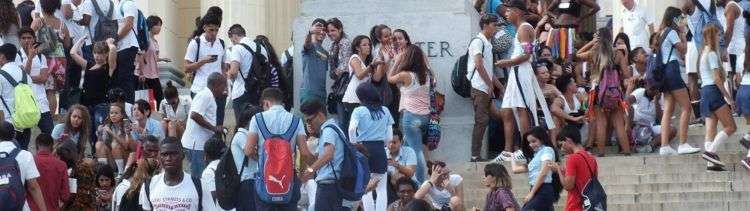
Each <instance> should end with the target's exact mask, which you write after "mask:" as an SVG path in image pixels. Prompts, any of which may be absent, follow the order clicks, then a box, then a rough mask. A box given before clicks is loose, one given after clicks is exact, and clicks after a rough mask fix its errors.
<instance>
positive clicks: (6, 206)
mask: <svg viewBox="0 0 750 211" xmlns="http://www.w3.org/2000/svg"><path fill="white" fill-rule="evenodd" d="M20 152H21V148H18V147H16V148H14V149H13V150H12V151H10V152H0V175H2V176H3V179H5V182H4V184H1V185H0V201H2V203H0V210H22V209H23V204H24V202H25V201H26V188H25V187H24V186H23V178H21V166H20V165H19V164H18V161H16V156H18V153H20Z"/></svg>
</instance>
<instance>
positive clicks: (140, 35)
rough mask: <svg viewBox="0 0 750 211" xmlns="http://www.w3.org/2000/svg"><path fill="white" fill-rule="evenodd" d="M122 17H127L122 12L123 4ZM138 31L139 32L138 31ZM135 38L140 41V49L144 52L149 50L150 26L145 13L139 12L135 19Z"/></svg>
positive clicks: (121, 11)
mask: <svg viewBox="0 0 750 211" xmlns="http://www.w3.org/2000/svg"><path fill="white" fill-rule="evenodd" d="M120 15H122V16H125V11H123V10H122V4H120ZM136 30H137V31H136ZM133 32H134V33H135V38H136V39H138V48H140V49H141V50H142V51H146V50H148V46H149V45H150V44H151V43H150V42H151V41H150V38H149V37H148V36H149V28H148V24H146V16H144V15H143V11H141V10H140V9H139V10H138V17H136V19H135V27H133Z"/></svg>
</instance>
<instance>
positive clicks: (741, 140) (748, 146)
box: [740, 137, 750, 149]
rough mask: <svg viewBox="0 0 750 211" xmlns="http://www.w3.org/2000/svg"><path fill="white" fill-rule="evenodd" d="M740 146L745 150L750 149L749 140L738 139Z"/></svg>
mask: <svg viewBox="0 0 750 211" xmlns="http://www.w3.org/2000/svg"><path fill="white" fill-rule="evenodd" d="M740 144H742V146H743V147H745V149H750V140H747V139H745V137H742V138H740Z"/></svg>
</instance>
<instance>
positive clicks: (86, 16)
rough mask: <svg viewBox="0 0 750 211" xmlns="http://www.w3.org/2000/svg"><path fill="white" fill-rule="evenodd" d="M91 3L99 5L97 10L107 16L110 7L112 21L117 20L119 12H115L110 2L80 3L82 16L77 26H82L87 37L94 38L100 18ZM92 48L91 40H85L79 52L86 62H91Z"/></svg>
mask: <svg viewBox="0 0 750 211" xmlns="http://www.w3.org/2000/svg"><path fill="white" fill-rule="evenodd" d="M93 1H96V3H97V5H99V9H101V12H102V14H104V15H107V14H108V13H109V11H110V5H111V7H112V10H114V11H112V19H117V18H118V16H119V15H120V13H119V12H117V11H116V10H117V9H116V8H117V7H116V5H114V3H113V2H112V1H111V0H83V3H81V6H80V10H81V13H82V14H83V16H82V18H81V19H80V20H79V21H78V24H79V25H82V26H84V27H85V28H86V31H88V32H87V33H88V35H89V36H88V37H89V38H92V39H93V38H94V37H96V34H95V33H96V24H97V23H98V22H99V18H103V17H100V16H99V14H98V13H97V12H96V8H95V6H94V3H93ZM92 46H93V43H92V41H91V39H87V40H86V45H84V46H83V47H82V48H81V51H82V53H83V58H86V60H89V61H93V59H94V54H93V52H92V51H91V48H92Z"/></svg>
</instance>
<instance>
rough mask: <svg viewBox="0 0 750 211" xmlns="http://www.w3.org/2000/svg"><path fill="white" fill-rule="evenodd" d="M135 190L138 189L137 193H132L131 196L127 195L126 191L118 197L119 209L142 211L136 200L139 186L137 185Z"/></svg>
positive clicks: (139, 189)
mask: <svg viewBox="0 0 750 211" xmlns="http://www.w3.org/2000/svg"><path fill="white" fill-rule="evenodd" d="M131 185H132V184H131ZM136 191H138V193H134V194H133V196H132V197H129V196H128V193H127V192H126V193H125V194H124V195H122V198H120V205H119V206H118V209H119V210H131V211H143V208H141V205H140V204H139V201H138V200H139V198H138V196H140V194H139V193H140V191H141V188H140V187H138V188H137V189H136Z"/></svg>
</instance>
